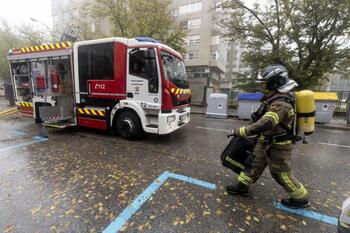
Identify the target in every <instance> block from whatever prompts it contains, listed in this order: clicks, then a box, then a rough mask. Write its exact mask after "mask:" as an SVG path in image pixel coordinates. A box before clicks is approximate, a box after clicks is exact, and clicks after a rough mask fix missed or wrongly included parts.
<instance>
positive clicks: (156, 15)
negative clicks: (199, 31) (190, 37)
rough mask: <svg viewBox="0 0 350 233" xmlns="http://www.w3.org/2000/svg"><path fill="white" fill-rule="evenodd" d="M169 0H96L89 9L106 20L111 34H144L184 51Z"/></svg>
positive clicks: (180, 28)
mask: <svg viewBox="0 0 350 233" xmlns="http://www.w3.org/2000/svg"><path fill="white" fill-rule="evenodd" d="M170 4H171V0H152V1H149V0H96V4H94V6H93V8H92V11H93V12H94V15H95V16H97V17H99V18H104V19H107V20H108V21H109V23H110V24H111V26H112V31H113V35H114V36H121V37H128V38H131V37H137V36H148V37H152V38H155V39H157V40H160V41H161V42H163V43H165V44H167V45H169V46H171V47H172V48H174V49H175V50H177V51H179V52H184V47H183V38H184V37H185V35H186V31H185V30H184V29H183V28H182V27H181V26H180V25H179V24H178V23H177V22H176V21H175V20H174V19H173V17H172V16H171V10H170Z"/></svg>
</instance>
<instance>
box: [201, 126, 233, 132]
mask: <svg viewBox="0 0 350 233" xmlns="http://www.w3.org/2000/svg"><path fill="white" fill-rule="evenodd" d="M197 129H208V130H215V131H220V132H226V133H228V132H230V130H226V129H215V128H208V127H200V126H197Z"/></svg>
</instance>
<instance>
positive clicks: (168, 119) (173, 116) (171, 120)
mask: <svg viewBox="0 0 350 233" xmlns="http://www.w3.org/2000/svg"><path fill="white" fill-rule="evenodd" d="M175 120H176V117H175V115H172V116H168V117H167V122H168V124H170V123H173V122H174V121H175Z"/></svg>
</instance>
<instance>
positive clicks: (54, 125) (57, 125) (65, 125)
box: [43, 122, 77, 129]
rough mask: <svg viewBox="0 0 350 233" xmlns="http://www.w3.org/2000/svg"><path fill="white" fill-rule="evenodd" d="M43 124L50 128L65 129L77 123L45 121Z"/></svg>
mask: <svg viewBox="0 0 350 233" xmlns="http://www.w3.org/2000/svg"><path fill="white" fill-rule="evenodd" d="M43 125H44V126H46V127H49V128H56V129H64V128H68V127H73V126H76V125H77V124H75V123H71V122H58V123H43Z"/></svg>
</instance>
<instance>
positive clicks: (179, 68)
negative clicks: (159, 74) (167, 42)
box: [162, 52, 188, 88]
mask: <svg viewBox="0 0 350 233" xmlns="http://www.w3.org/2000/svg"><path fill="white" fill-rule="evenodd" d="M162 61H163V67H164V73H165V77H166V79H167V80H170V81H172V82H173V83H174V84H175V85H176V86H178V87H180V88H188V80H187V74H186V69H185V63H184V62H183V61H182V60H180V59H178V58H177V57H175V56H173V55H171V54H170V53H167V52H162Z"/></svg>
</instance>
